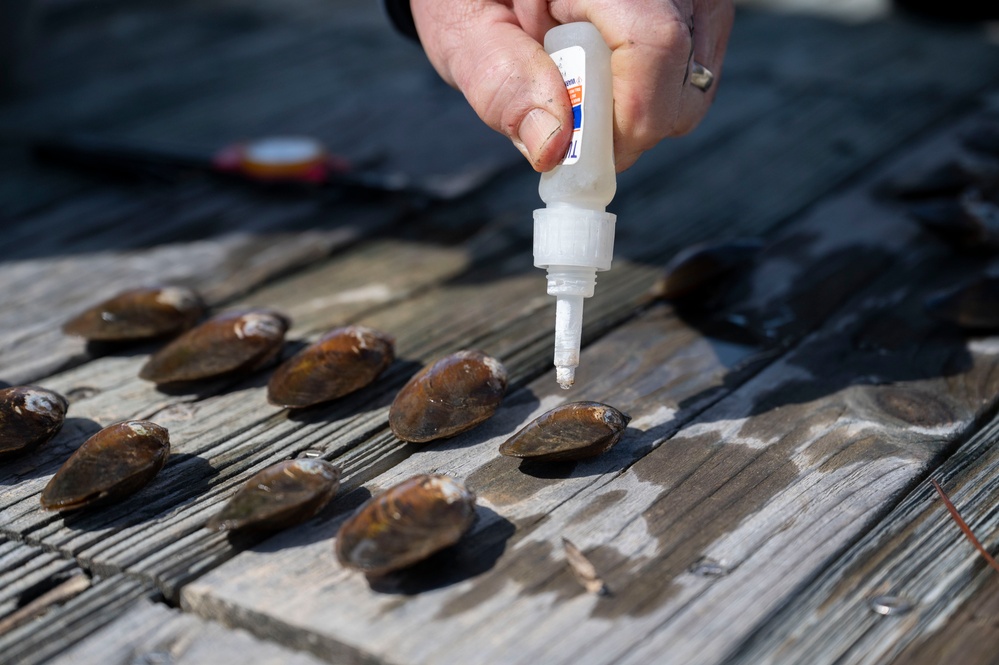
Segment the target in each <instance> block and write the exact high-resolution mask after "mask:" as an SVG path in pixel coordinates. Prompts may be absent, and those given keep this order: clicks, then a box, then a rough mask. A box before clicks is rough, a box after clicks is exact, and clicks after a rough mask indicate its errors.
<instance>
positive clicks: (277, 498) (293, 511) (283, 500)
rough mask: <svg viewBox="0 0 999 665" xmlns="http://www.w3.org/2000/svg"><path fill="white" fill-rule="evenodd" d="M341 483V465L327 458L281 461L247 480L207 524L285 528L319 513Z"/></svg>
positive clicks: (217, 528)
mask: <svg viewBox="0 0 999 665" xmlns="http://www.w3.org/2000/svg"><path fill="white" fill-rule="evenodd" d="M339 486H340V469H338V468H337V467H335V466H333V465H332V464H330V463H329V462H327V461H326V460H321V459H293V460H286V461H284V462H278V463H277V464H274V465H272V466H269V467H267V468H266V469H264V470H262V471H260V472H259V473H257V474H255V475H254V476H253V477H251V478H250V479H249V480H247V481H246V484H245V485H243V486H242V487H240V488H239V490H237V492H236V493H235V494H234V495H233V496H232V498H231V499H229V502H228V503H227V504H226V505H225V507H224V508H223V509H222V510H221V511H220V512H219V513H218V514H217V515H215V517H213V518H212V519H210V520H209V521H208V524H206V525H205V526H206V528H208V529H210V530H212V531H236V530H245V531H275V530H277V529H283V528H285V527H289V526H292V525H294V524H298V523H300V522H304V521H305V520H307V519H309V518H311V517H313V516H314V515H316V513H318V512H319V511H320V510H322V509H323V507H325V506H326V504H327V503H329V501H330V499H332V498H333V495H334V494H336V490H337V488H338V487H339Z"/></svg>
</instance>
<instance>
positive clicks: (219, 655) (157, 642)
mask: <svg viewBox="0 0 999 665" xmlns="http://www.w3.org/2000/svg"><path fill="white" fill-rule="evenodd" d="M163 660H167V661H169V662H170V663H175V664H176V665H184V664H187V665H200V664H202V663H218V664H219V665H223V664H231V665H236V664H238V663H254V664H255V665H284V664H285V663H287V664H288V665H319V663H321V662H322V661H319V660H317V659H316V658H314V657H313V656H310V655H309V654H307V653H302V652H297V651H293V650H291V649H288V648H286V647H281V646H278V645H276V644H272V643H269V642H265V641H262V640H258V639H256V638H254V637H253V636H251V635H250V634H249V633H247V632H245V631H242V630H228V629H226V628H223V627H222V626H220V625H219V624H216V623H212V622H207V621H203V620H201V619H199V618H197V617H195V616H192V615H190V614H185V613H181V612H178V611H177V610H172V609H170V608H168V607H166V606H165V605H163V604H161V603H154V602H150V601H149V600H145V599H141V600H138V601H136V602H135V603H134V604H133V606H132V607H130V608H129V609H128V611H127V612H126V613H124V614H123V615H122V616H120V617H119V618H118V619H116V620H115V621H113V622H112V623H110V624H108V625H107V626H105V627H104V628H102V629H100V630H98V631H96V632H95V633H93V634H92V635H89V636H87V637H86V638H85V639H83V640H82V641H80V642H79V643H78V644H76V645H74V646H72V647H71V648H69V649H67V650H66V651H64V652H63V653H61V654H60V655H59V656H57V657H56V658H53V659H52V660H50V661H49V662H50V663H51V664H52V665H59V664H60V663H62V664H65V665H70V664H71V665H115V664H120V665H130V664H132V663H157V662H161V661H163Z"/></svg>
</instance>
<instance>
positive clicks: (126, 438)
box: [41, 420, 170, 510]
mask: <svg viewBox="0 0 999 665" xmlns="http://www.w3.org/2000/svg"><path fill="white" fill-rule="evenodd" d="M169 456H170V436H169V434H168V432H167V430H166V428H164V427H160V426H159V425H157V424H155V423H151V422H149V421H146V420H127V421H124V422H120V423H116V424H114V425H109V426H108V427H105V428H104V429H102V430H101V431H99V432H97V434H94V435H93V436H92V437H90V438H89V439H87V440H86V441H84V442H83V445H81V446H80V447H79V448H78V449H77V450H76V452H75V453H73V455H72V456H71V457H70V458H69V459H68V460H66V463H65V464H63V465H62V466H61V467H60V468H59V470H58V471H56V474H55V475H54V476H52V479H51V480H49V482H48V484H47V485H46V486H45V489H44V490H42V496H41V502H42V507H44V508H47V509H48V510H74V509H77V508H83V507H85V506H94V505H98V504H104V503H109V502H111V501H113V500H114V499H119V498H122V497H124V496H128V495H129V494H132V493H134V492H136V491H138V490H139V489H141V488H142V487H144V486H145V485H146V484H147V483H148V482H149V481H150V480H152V479H153V477H154V476H155V475H156V474H157V473H159V471H160V469H162V468H163V465H164V464H166V461H167V458H168V457H169Z"/></svg>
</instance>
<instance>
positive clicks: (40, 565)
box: [0, 538, 83, 633]
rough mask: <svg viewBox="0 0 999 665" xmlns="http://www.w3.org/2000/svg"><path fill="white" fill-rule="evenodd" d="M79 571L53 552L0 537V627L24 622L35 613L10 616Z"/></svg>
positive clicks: (79, 571) (72, 564)
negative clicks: (17, 616)
mask: <svg viewBox="0 0 999 665" xmlns="http://www.w3.org/2000/svg"><path fill="white" fill-rule="evenodd" d="M82 572H83V571H81V570H80V568H79V567H78V566H77V565H76V564H75V563H74V562H72V561H70V560H68V559H66V558H65V557H62V556H60V555H59V554H57V553H55V552H46V551H43V550H40V549H38V548H36V547H32V546H30V545H28V544H26V543H19V542H14V541H11V540H7V539H6V538H0V626H3V625H8V624H19V623H22V622H24V621H26V620H27V619H26V618H25V617H27V616H29V615H31V614H33V613H34V612H24V615H25V617H22V618H12V615H15V614H17V613H20V612H21V611H22V610H23V609H24V608H25V606H27V605H29V604H31V603H33V602H35V601H36V600H38V599H39V597H41V596H43V595H45V594H46V593H48V592H50V591H52V589H54V588H55V587H58V586H59V585H60V584H63V583H64V582H66V581H67V580H69V579H70V578H71V577H73V576H74V575H80V574H82ZM3 632H6V631H5V630H0V633H3Z"/></svg>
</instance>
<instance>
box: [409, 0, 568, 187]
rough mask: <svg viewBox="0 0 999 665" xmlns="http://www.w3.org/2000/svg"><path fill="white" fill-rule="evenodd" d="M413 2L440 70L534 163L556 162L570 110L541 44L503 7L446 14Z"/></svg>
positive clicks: (564, 140)
mask: <svg viewBox="0 0 999 665" xmlns="http://www.w3.org/2000/svg"><path fill="white" fill-rule="evenodd" d="M418 6H419V4H418V3H414V19H415V21H416V26H417V30H418V31H419V33H420V41H421V42H422V43H423V47H424V50H425V51H426V53H427V56H428V57H429V58H430V62H431V63H432V64H433V65H434V67H435V68H436V69H437V71H438V73H440V75H441V76H442V77H443V78H444V80H446V81H448V82H449V83H451V84H452V85H454V86H455V87H457V88H458V89H459V90H460V91H461V92H462V93H463V94H464V95H465V99H467V100H468V103H469V104H471V106H472V108H473V109H474V110H475V112H476V113H477V114H478V115H479V117H480V118H481V119H482V121H483V122H485V123H486V124H487V125H489V126H490V127H492V128H493V129H495V130H496V131H498V132H500V133H501V134H504V135H505V136H507V137H509V138H510V140H511V141H513V144H514V145H515V146H516V147H517V149H518V150H520V152H521V153H523V155H524V156H525V157H526V158H527V159H528V161H530V163H531V165H532V166H533V167H534V168H535V169H536V170H538V171H548V170H550V169H552V168H554V167H555V166H556V165H557V164H558V162H559V161H560V160H561V159H562V157H563V155H564V154H565V150H566V148H567V147H568V145H569V138H570V136H571V134H572V109H571V106H570V103H569V96H568V93H567V92H566V89H565V83H564V81H563V80H562V75H561V74H560V73H559V71H558V67H556V66H555V63H554V62H553V61H552V59H551V58H550V57H549V56H548V54H547V53H545V50H544V48H542V46H541V44H539V43H538V42H537V41H536V40H535V39H533V38H532V37H531V36H529V35H528V34H527V33H526V32H524V30H523V29H522V28H521V27H520V26H519V25H517V23H516V21H515V18H514V17H513V16H512V15H510V16H506V15H505V14H503V13H502V12H503V11H506V10H505V9H503V8H502V7H501V6H496V11H493V12H489V11H480V12H475V13H474V14H473V15H471V16H465V17H462V18H460V19H459V20H455V19H453V18H452V19H451V20H444V21H442V20H440V18H441V17H437V16H432V15H430V16H428V15H426V14H423V13H422V12H420V11H417V7H418Z"/></svg>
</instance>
